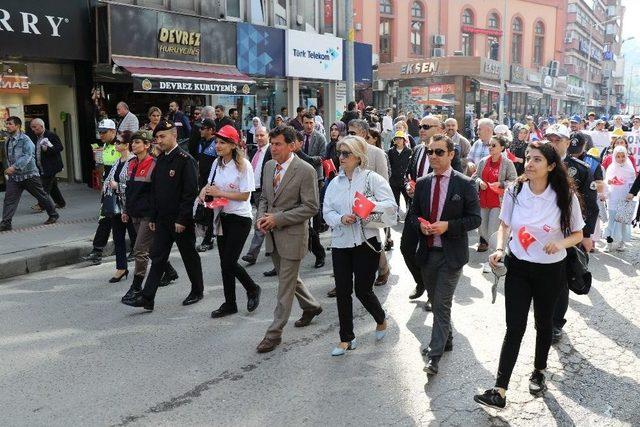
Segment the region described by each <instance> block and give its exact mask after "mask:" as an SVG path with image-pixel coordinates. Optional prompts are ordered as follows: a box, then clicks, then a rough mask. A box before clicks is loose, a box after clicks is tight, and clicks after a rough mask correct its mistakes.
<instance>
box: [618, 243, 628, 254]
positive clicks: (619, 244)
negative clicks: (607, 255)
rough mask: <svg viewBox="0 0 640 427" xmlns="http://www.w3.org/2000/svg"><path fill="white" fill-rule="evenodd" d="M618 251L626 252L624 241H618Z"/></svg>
mask: <svg viewBox="0 0 640 427" xmlns="http://www.w3.org/2000/svg"><path fill="white" fill-rule="evenodd" d="M616 249H617V250H618V252H624V251H625V250H626V248H625V247H624V242H620V243H618V247H617V248H616Z"/></svg>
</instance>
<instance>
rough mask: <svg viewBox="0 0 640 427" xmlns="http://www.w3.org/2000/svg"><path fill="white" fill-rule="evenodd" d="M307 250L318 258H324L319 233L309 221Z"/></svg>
mask: <svg viewBox="0 0 640 427" xmlns="http://www.w3.org/2000/svg"><path fill="white" fill-rule="evenodd" d="M309 250H310V251H311V253H312V254H313V255H315V257H316V259H318V260H321V259H324V258H325V256H326V254H325V252H324V246H322V243H320V234H318V230H317V229H316V228H314V227H312V226H311V223H309Z"/></svg>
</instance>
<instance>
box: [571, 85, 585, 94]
mask: <svg viewBox="0 0 640 427" xmlns="http://www.w3.org/2000/svg"><path fill="white" fill-rule="evenodd" d="M567 95H571V96H579V97H584V88H583V87H580V86H574V85H567Z"/></svg>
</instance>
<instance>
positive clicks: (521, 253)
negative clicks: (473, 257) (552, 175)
mask: <svg viewBox="0 0 640 427" xmlns="http://www.w3.org/2000/svg"><path fill="white" fill-rule="evenodd" d="M514 189H515V186H512V187H511V188H509V190H508V192H507V193H506V194H505V195H504V198H503V199H502V210H501V211H500V219H501V220H502V221H503V222H504V223H505V224H506V225H507V226H510V227H511V235H510V237H511V239H510V241H509V249H510V250H511V253H512V254H513V255H514V256H515V257H516V258H518V259H521V260H523V261H529V262H535V263H538V264H553V263H555V262H559V261H562V260H563V259H564V258H565V257H566V256H567V251H566V249H562V250H560V251H558V252H556V253H555V254H553V255H549V254H547V253H545V252H544V250H543V248H544V246H545V245H546V244H547V243H549V242H557V241H560V240H563V239H564V233H563V232H562V227H561V226H560V209H559V208H558V204H557V196H556V192H555V191H554V190H553V188H551V185H548V186H547V188H546V190H544V192H542V194H538V195H536V194H533V192H532V191H531V189H530V187H529V183H528V182H525V183H524V184H523V185H522V190H521V191H520V193H519V194H518V196H517V202H516V203H515V204H514V197H513V193H514ZM570 224H571V226H570V228H571V232H575V231H580V230H582V228H583V227H584V225H585V222H584V219H583V218H582V210H581V209H580V202H579V201H578V197H577V196H576V195H575V194H574V195H573V198H572V202H571V221H570ZM518 233H520V234H521V235H523V236H522V237H523V240H524V241H525V242H527V240H528V241H531V240H532V239H531V237H533V239H535V240H534V241H533V242H531V243H529V245H528V246H527V248H525V247H523V245H522V243H521V239H520V238H519V236H518ZM525 244H526V243H525Z"/></svg>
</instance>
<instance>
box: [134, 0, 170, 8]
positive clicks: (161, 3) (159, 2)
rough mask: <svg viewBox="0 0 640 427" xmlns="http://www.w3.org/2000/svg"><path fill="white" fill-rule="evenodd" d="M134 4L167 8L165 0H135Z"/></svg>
mask: <svg viewBox="0 0 640 427" xmlns="http://www.w3.org/2000/svg"><path fill="white" fill-rule="evenodd" d="M134 4H137V5H139V6H148V7H157V8H160V9H166V8H167V2H166V1H165V0H137V1H135V2H134Z"/></svg>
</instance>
